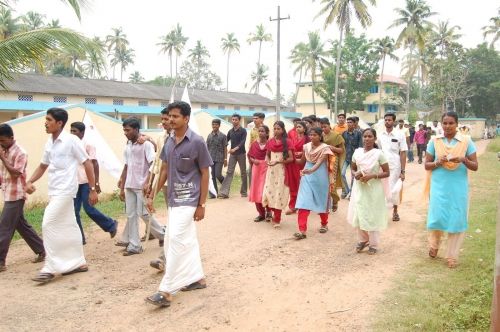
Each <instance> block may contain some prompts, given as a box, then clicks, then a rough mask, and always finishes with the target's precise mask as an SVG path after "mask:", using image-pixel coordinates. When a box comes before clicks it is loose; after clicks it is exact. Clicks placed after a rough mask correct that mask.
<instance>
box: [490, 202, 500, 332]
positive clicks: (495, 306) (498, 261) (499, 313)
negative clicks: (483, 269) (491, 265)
mask: <svg viewBox="0 0 500 332" xmlns="http://www.w3.org/2000/svg"><path fill="white" fill-rule="evenodd" d="M498 201H499V203H498V204H497V207H498V206H500V199H499V200H498ZM496 233H497V234H496V235H497V236H496V250H495V271H494V273H495V277H494V279H493V301H492V303H491V329H490V330H491V331H492V332H500V209H498V210H497V232H496Z"/></svg>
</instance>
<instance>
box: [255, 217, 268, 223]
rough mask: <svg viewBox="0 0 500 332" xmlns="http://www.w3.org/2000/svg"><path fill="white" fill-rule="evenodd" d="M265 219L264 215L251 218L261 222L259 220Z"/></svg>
mask: <svg viewBox="0 0 500 332" xmlns="http://www.w3.org/2000/svg"><path fill="white" fill-rule="evenodd" d="M264 220H266V217H263V216H257V217H255V219H254V220H253V221H254V222H261V221H264Z"/></svg>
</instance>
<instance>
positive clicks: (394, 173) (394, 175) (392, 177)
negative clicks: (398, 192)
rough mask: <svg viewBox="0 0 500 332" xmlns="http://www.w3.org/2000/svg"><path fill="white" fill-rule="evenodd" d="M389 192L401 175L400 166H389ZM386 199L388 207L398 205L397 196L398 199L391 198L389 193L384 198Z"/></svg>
mask: <svg viewBox="0 0 500 332" xmlns="http://www.w3.org/2000/svg"><path fill="white" fill-rule="evenodd" d="M389 172H390V174H389V180H388V181H389V192H392V188H394V186H395V185H396V182H398V180H399V177H400V176H401V166H398V167H395V168H390V169H389ZM386 201H387V206H388V207H391V208H392V206H393V205H399V203H401V202H400V200H399V198H398V199H393V198H391V195H388V197H387V198H386Z"/></svg>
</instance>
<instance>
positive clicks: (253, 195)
mask: <svg viewBox="0 0 500 332" xmlns="http://www.w3.org/2000/svg"><path fill="white" fill-rule="evenodd" d="M258 135H259V136H258V138H257V140H255V142H253V143H252V144H251V145H250V150H249V151H248V153H247V157H248V161H249V163H250V167H252V179H251V181H250V195H248V200H249V201H250V202H254V203H255V208H256V209H257V212H258V213H259V215H258V216H257V217H256V218H255V219H254V220H253V221H255V222H261V221H263V220H266V215H267V216H269V217H270V216H271V210H270V209H269V208H264V206H263V205H262V192H263V191H264V182H265V181H266V173H267V164H266V153H267V150H266V145H267V140H268V138H269V127H268V126H266V125H262V126H260V127H259V129H258Z"/></svg>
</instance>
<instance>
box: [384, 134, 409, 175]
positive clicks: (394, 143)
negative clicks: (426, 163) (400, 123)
mask: <svg viewBox="0 0 500 332" xmlns="http://www.w3.org/2000/svg"><path fill="white" fill-rule="evenodd" d="M377 145H378V147H379V148H380V149H381V150H382V151H383V152H384V154H385V156H386V157H387V162H388V164H389V168H390V169H397V168H400V167H401V159H400V156H399V154H400V152H402V151H408V144H406V137H405V136H404V134H403V133H402V132H399V131H395V130H394V129H393V130H392V131H391V132H390V133H388V132H387V131H386V130H384V131H382V132H381V133H380V134H379V136H378V139H377Z"/></svg>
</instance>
